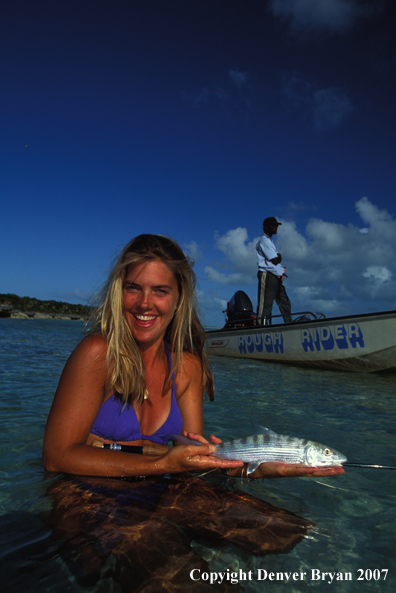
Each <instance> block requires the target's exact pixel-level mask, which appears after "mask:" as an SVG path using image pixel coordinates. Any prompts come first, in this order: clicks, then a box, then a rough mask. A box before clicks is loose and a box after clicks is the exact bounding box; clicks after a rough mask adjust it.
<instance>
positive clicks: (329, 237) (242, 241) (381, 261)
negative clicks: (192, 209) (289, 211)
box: [205, 198, 396, 316]
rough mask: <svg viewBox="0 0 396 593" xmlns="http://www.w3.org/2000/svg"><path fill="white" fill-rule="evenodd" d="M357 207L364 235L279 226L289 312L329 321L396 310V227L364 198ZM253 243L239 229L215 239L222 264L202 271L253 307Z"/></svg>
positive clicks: (354, 229) (329, 227)
mask: <svg viewBox="0 0 396 593" xmlns="http://www.w3.org/2000/svg"><path fill="white" fill-rule="evenodd" d="M355 207H356V211H357V212H358V213H359V214H360V217H361V218H362V222H363V224H364V227H363V228H362V229H360V228H359V226H356V225H353V224H336V223H333V222H328V221H324V220H321V219H318V218H312V219H311V220H310V221H309V222H308V224H307V226H306V228H305V229H304V232H300V231H299V230H298V229H297V227H296V225H295V223H294V222H290V221H287V220H281V222H282V226H281V227H280V229H279V234H278V236H276V237H275V243H276V246H277V250H278V251H279V252H280V253H281V254H282V257H283V261H282V263H283V264H284V265H285V266H286V268H287V272H286V273H287V276H288V277H287V279H286V281H285V286H286V290H287V292H288V294H289V296H290V299H291V301H292V307H293V311H295V312H298V311H306V310H311V311H314V312H317V311H319V312H323V313H325V314H326V315H327V316H329V315H342V314H348V313H359V312H366V311H368V310H377V311H378V310H384V309H395V308H396V296H395V295H396V281H395V278H396V228H395V227H396V221H395V220H394V218H393V217H392V216H391V214H389V213H388V212H387V211H386V210H381V209H379V208H378V207H377V206H376V205H375V204H373V203H372V202H370V200H368V198H361V199H360V200H358V201H357V202H356V205H355ZM362 231H363V232H362ZM257 240H258V238H255V239H253V240H252V241H250V240H249V236H248V232H247V230H246V229H245V228H240V227H239V228H236V229H232V230H229V231H228V232H226V233H225V234H224V235H222V236H216V247H217V249H218V250H220V251H221V252H222V254H223V256H224V257H223V260H221V261H220V262H219V263H218V264H216V265H211V266H207V267H206V268H205V274H206V277H207V279H208V280H211V281H212V282H214V283H217V284H218V285H222V286H230V285H233V286H235V287H236V289H238V288H239V289H242V290H246V291H247V292H248V294H249V296H250V298H251V299H252V301H253V305H254V306H255V303H256V290H257V289H256V282H257V279H256V271H257V255H256V251H255V245H256V242H257ZM249 285H250V286H251V288H249ZM246 287H248V288H246ZM222 294H223V295H224V299H225V300H229V299H230V298H231V296H232V293H231V291H230V293H228V292H226V291H224V292H223V291H222ZM275 309H276V305H275Z"/></svg>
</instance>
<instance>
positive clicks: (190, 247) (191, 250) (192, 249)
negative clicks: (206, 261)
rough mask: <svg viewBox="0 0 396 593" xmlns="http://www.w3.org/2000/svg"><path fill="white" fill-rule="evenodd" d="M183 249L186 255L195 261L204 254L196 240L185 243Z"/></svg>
mask: <svg viewBox="0 0 396 593" xmlns="http://www.w3.org/2000/svg"><path fill="white" fill-rule="evenodd" d="M183 248H184V249H183V251H184V253H185V254H186V255H188V256H189V257H191V259H193V260H194V261H197V260H199V259H201V258H202V254H201V252H200V249H199V246H198V243H196V242H195V241H190V243H185V244H184V245H183Z"/></svg>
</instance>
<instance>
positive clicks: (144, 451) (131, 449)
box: [91, 441, 396, 469]
mask: <svg viewBox="0 0 396 593" xmlns="http://www.w3.org/2000/svg"><path fill="white" fill-rule="evenodd" d="M197 444H198V443H197ZM199 444H201V443H199ZM91 445H92V447H99V448H100V449H110V450H112V451H124V452H126V453H136V454H138V455H164V453H167V452H168V451H169V449H171V447H168V446H167V445H143V446H139V445H120V444H118V443H103V442H102V441H93V442H92V443H91ZM342 467H362V468H371V469H396V466H394V465H377V464H372V463H355V462H352V461H345V462H344V463H342Z"/></svg>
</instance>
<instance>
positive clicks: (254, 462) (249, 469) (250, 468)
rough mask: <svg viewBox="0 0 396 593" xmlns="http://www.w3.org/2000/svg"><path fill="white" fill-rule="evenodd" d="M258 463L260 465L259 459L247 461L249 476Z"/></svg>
mask: <svg viewBox="0 0 396 593" xmlns="http://www.w3.org/2000/svg"><path fill="white" fill-rule="evenodd" d="M259 465H260V462H259V461H251V462H250V463H248V466H247V475H248V476H250V474H251V473H252V472H254V470H255V469H257V468H258V466H259Z"/></svg>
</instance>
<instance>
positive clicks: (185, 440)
mask: <svg viewBox="0 0 396 593" xmlns="http://www.w3.org/2000/svg"><path fill="white" fill-rule="evenodd" d="M170 436H171V438H172V440H173V441H179V443H182V445H195V446H197V447H199V446H200V445H202V443H199V442H198V441H193V439H189V438H188V437H184V436H183V435H181V434H171V435H170Z"/></svg>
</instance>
